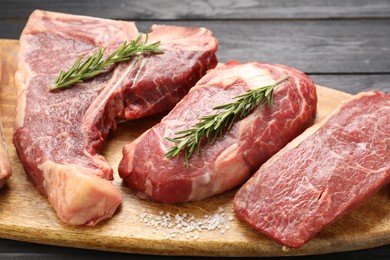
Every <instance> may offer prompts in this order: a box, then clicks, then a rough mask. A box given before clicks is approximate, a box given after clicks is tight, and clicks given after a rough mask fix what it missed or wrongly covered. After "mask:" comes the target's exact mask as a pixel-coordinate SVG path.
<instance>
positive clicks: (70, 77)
mask: <svg viewBox="0 0 390 260" xmlns="http://www.w3.org/2000/svg"><path fill="white" fill-rule="evenodd" d="M141 38H142V34H141V33H140V34H139V35H138V37H137V38H136V39H135V40H133V41H131V42H129V43H128V42H126V41H125V42H124V43H123V44H122V45H121V46H120V47H119V48H118V49H117V50H116V51H114V52H113V53H112V54H111V55H109V56H108V57H107V58H106V59H103V55H104V52H105V50H106V48H101V49H99V50H98V51H97V52H95V53H94V54H92V55H91V56H89V57H88V58H87V59H86V60H85V61H84V62H83V63H81V60H82V59H83V57H80V58H78V59H77V61H76V62H75V63H74V65H73V66H72V67H71V68H70V69H69V70H68V71H61V72H60V74H59V75H58V77H57V79H56V81H55V83H54V84H53V85H52V86H51V88H50V89H51V90H56V89H61V88H69V87H71V86H72V85H73V84H74V83H79V82H83V81H84V80H86V79H90V78H93V77H95V76H96V75H99V74H101V73H104V72H105V70H104V68H106V67H108V66H111V65H113V64H115V63H118V62H122V61H126V60H129V59H131V58H133V57H134V56H136V55H141V54H142V53H163V50H161V49H159V48H158V46H159V45H160V42H155V43H152V44H149V45H147V42H148V34H146V37H145V41H144V42H141Z"/></svg>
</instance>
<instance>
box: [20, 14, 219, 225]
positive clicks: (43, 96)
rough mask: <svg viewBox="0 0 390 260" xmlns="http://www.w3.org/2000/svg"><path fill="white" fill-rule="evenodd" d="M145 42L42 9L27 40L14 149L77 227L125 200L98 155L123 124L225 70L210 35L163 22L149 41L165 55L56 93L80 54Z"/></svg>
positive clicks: (109, 24) (167, 105) (110, 23)
mask: <svg viewBox="0 0 390 260" xmlns="http://www.w3.org/2000/svg"><path fill="white" fill-rule="evenodd" d="M137 36H138V31H137V29H136V27H135V25H134V23H132V22H123V21H114V20H107V19H98V18H92V17H85V16H76V15H69V14H60V13H53V12H45V11H39V10H37V11H35V12H33V14H32V15H31V16H30V18H29V21H28V23H27V25H26V27H25V29H24V31H23V33H22V35H21V38H20V54H19V57H20V58H19V69H18V71H17V73H16V80H17V85H18V107H17V118H16V128H15V134H14V144H15V146H16V148H17V151H18V153H19V156H20V158H21V161H22V163H23V166H24V168H25V170H26V172H27V173H28V175H29V177H30V179H31V180H32V182H33V183H34V184H35V185H36V187H37V188H38V189H39V190H40V191H41V192H42V193H43V194H44V195H46V196H47V197H48V199H49V201H50V203H51V205H52V206H53V208H54V209H55V210H56V212H57V215H58V216H59V218H60V219H61V220H62V221H64V222H66V223H69V224H71V225H82V224H87V225H95V224H96V223H97V222H99V221H100V220H102V219H105V218H109V217H110V216H112V215H113V213H114V212H115V210H116V208H117V207H118V205H119V204H120V203H121V193H120V191H119V190H118V189H117V188H116V187H114V185H113V184H112V183H111V180H112V179H113V171H112V168H111V167H110V165H109V164H108V163H107V162H106V160H105V159H104V158H103V157H102V156H101V155H99V154H98V152H99V150H100V149H101V147H102V145H103V143H104V140H105V138H106V136H107V133H108V132H109V130H110V129H115V127H116V121H115V118H116V117H121V118H126V119H134V118H139V117H143V116H146V115H151V114H155V113H158V112H161V111H165V110H168V109H171V108H172V107H173V106H174V105H175V104H176V102H178V101H179V100H180V99H181V98H182V97H183V96H184V95H185V94H186V93H187V92H188V90H189V88H190V87H191V86H193V85H194V84H195V82H196V81H197V80H199V78H200V77H202V75H203V74H205V73H206V71H207V70H208V69H210V68H213V67H214V66H216V64H217V60H216V56H215V52H216V48H217V41H216V39H215V38H214V37H213V36H212V33H211V32H210V31H208V30H206V29H204V28H185V27H175V26H158V25H154V26H153V27H152V32H151V33H150V34H149V43H152V42H155V41H161V44H160V47H161V48H162V49H163V50H164V54H161V55H151V56H148V57H147V56H145V57H138V58H135V59H133V60H132V61H129V62H124V63H120V64H119V65H117V66H113V67H111V69H108V70H107V72H106V73H104V74H102V75H100V76H98V77H96V78H94V79H92V80H89V81H87V82H85V83H82V84H76V86H74V87H73V88H69V89H65V90H63V91H57V92H50V91H49V88H50V86H51V84H52V83H53V82H54V81H55V79H56V77H57V75H58V74H59V72H60V71H61V70H67V69H68V68H70V66H71V65H72V64H73V63H74V62H75V61H76V60H77V59H78V57H79V56H84V55H91V54H92V53H93V52H95V51H96V50H98V49H99V48H101V47H106V52H107V53H111V52H113V51H114V50H115V49H117V48H118V47H119V46H120V45H121V44H122V43H123V42H124V41H125V40H126V41H128V42H129V41H131V40H133V39H135V38H136V37H137ZM106 55H107V54H106Z"/></svg>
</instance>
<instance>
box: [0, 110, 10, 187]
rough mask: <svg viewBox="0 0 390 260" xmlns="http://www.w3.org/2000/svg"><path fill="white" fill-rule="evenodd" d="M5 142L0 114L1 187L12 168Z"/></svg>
mask: <svg viewBox="0 0 390 260" xmlns="http://www.w3.org/2000/svg"><path fill="white" fill-rule="evenodd" d="M6 147H7V144H6V143H5V139H4V134H3V127H2V125H1V115H0V188H2V187H3V186H4V184H5V182H6V180H7V179H8V178H9V177H10V176H11V174H12V169H11V163H10V161H9V159H8V154H7V149H6Z"/></svg>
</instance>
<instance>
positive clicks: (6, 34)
mask: <svg viewBox="0 0 390 260" xmlns="http://www.w3.org/2000/svg"><path fill="white" fill-rule="evenodd" d="M34 9H44V10H51V11H59V12H66V13H73V14H81V15H90V16H97V17H104V18H112V19H121V20H134V21H136V23H137V26H138V27H139V28H140V30H141V31H143V32H147V31H148V30H149V28H150V26H151V25H152V24H153V23H159V24H175V25H181V26H196V27H198V26H202V27H206V28H208V29H210V30H212V31H213V32H214V34H215V36H216V37H217V38H218V39H219V50H218V57H219V60H220V61H221V62H227V61H229V60H238V61H242V62H245V61H266V62H271V63H282V64H285V65H289V66H292V67H295V68H297V69H300V70H302V71H304V72H306V73H307V74H308V75H310V76H311V77H312V78H313V80H314V81H315V82H316V83H317V84H319V85H324V86H328V87H331V88H334V89H338V90H341V91H345V92H348V93H351V94H355V93H358V92H360V91H365V90H369V89H378V90H381V91H384V92H387V93H390V1H389V0H374V1H368V0H367V1H364V0H345V1H338V0H327V1H323V0H317V1H313V0H297V1H291V0H290V1H289V0H263V1H256V0H239V1H234V0H216V1H212V0H184V1H158V0H134V1H130V0H129V1H126V0H120V1H99V0H94V1H88V2H86V1H85V2H84V1H80V0H78V1H75V0H68V1H19V0H17V1H5V0H0V38H2V39H18V38H19V36H20V33H21V31H22V29H23V27H24V25H25V23H26V20H27V18H28V16H29V14H30V13H31V11H32V10H34ZM0 217H1V216H0ZM54 257H55V258H56V259H68V258H70V257H72V258H75V259H107V258H109V257H113V258H115V259H136V258H147V259H162V258H167V257H162V256H147V255H132V254H119V253H111V252H101V251H92V250H82V249H74V248H61V247H54V246H46V245H39V244H31V243H25V242H19V241H12V240H5V239H0V259H48V258H54ZM330 257H332V259H346V258H353V259H360V258H369V259H389V258H390V245H388V246H383V247H379V248H373V249H368V250H360V251H354V252H343V253H334V254H327V255H319V256H307V257H292V258H293V259H295V258H299V259H328V258H330ZM189 258H192V257H189ZM193 258H195V257H193ZM272 259H276V258H272ZM289 259H291V258H289Z"/></svg>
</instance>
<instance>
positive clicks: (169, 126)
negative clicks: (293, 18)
mask: <svg viewBox="0 0 390 260" xmlns="http://www.w3.org/2000/svg"><path fill="white" fill-rule="evenodd" d="M286 75H288V76H290V78H289V79H288V80H287V81H285V82H283V83H281V84H280V85H278V86H277V87H276V88H275V92H274V102H273V104H272V106H271V107H270V108H267V107H266V106H258V107H257V108H255V110H254V111H253V112H252V113H251V114H249V115H248V116H246V117H245V118H243V119H241V120H239V121H237V122H236V123H235V124H234V125H233V127H232V128H231V129H230V130H229V131H227V132H226V134H225V135H224V137H223V138H221V139H218V140H217V142H215V143H214V144H212V145H211V144H205V145H204V146H202V149H201V153H200V154H199V155H196V154H194V155H193V156H192V157H191V158H190V160H189V167H188V169H186V163H185V159H184V156H183V154H180V155H179V156H178V157H173V158H170V159H167V158H166V157H165V154H166V153H167V152H168V151H169V149H170V147H171V146H172V145H173V143H172V142H170V141H168V140H166V139H165V137H170V138H174V137H175V133H176V132H178V131H180V130H184V129H188V128H190V127H191V126H193V125H194V124H196V123H197V122H198V118H199V117H201V116H205V115H210V114H214V113H216V111H215V110H213V109H212V108H213V107H215V106H218V105H222V104H226V103H230V102H232V101H233V100H232V98H233V97H235V96H237V95H240V94H243V93H245V92H246V91H247V90H250V89H254V88H258V87H262V86H266V85H269V84H273V83H275V82H276V81H277V80H280V79H282V78H283V77H285V76H286ZM316 104H317V96H316V89H315V86H314V84H313V82H312V81H311V79H310V78H309V77H307V76H306V75H305V74H304V73H302V72H300V71H297V70H295V69H292V68H289V67H286V66H282V65H271V64H263V63H245V64H239V63H229V64H226V65H223V66H221V67H218V68H216V69H213V70H211V71H209V72H208V73H207V74H206V75H205V76H204V77H203V78H202V79H201V80H200V81H199V82H198V83H197V84H196V86H195V87H193V88H192V89H191V90H190V92H189V94H188V95H187V96H185V97H184V98H183V100H182V101H180V102H179V103H178V104H177V106H176V107H175V108H174V109H173V110H172V111H171V112H170V113H169V114H168V115H167V116H166V117H164V118H163V119H162V121H161V122H160V123H159V124H157V125H156V126H154V127H153V128H151V129H150V130H148V131H146V132H145V133H144V134H143V135H141V136H140V137H139V138H138V139H136V140H135V141H134V142H132V143H130V144H128V145H126V146H125V147H124V149H123V159H122V161H121V163H120V165H119V174H120V176H121V177H122V178H123V179H124V180H125V181H126V182H127V183H128V185H129V186H130V187H131V188H132V189H133V190H135V191H136V193H137V195H138V196H139V197H141V198H147V199H151V200H155V201H162V202H168V203H179V202H186V201H192V200H201V199H204V198H206V197H209V196H211V195H214V194H217V193H221V192H223V191H226V190H229V189H232V188H233V187H235V186H237V185H239V184H242V183H243V182H244V181H246V180H247V179H248V178H249V177H250V176H251V174H253V173H254V171H255V170H257V169H258V168H259V167H260V165H261V164H262V163H264V162H265V161H266V160H267V159H268V158H269V157H271V156H272V155H273V154H274V153H276V152H277V151H278V150H279V149H281V148H282V147H283V146H284V145H286V144H287V143H288V142H289V141H291V140H292V139H293V138H294V137H296V136H297V135H299V134H300V133H301V132H303V130H304V129H305V128H306V127H307V126H309V125H311V124H312V123H313V121H314V116H315V112H316Z"/></svg>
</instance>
